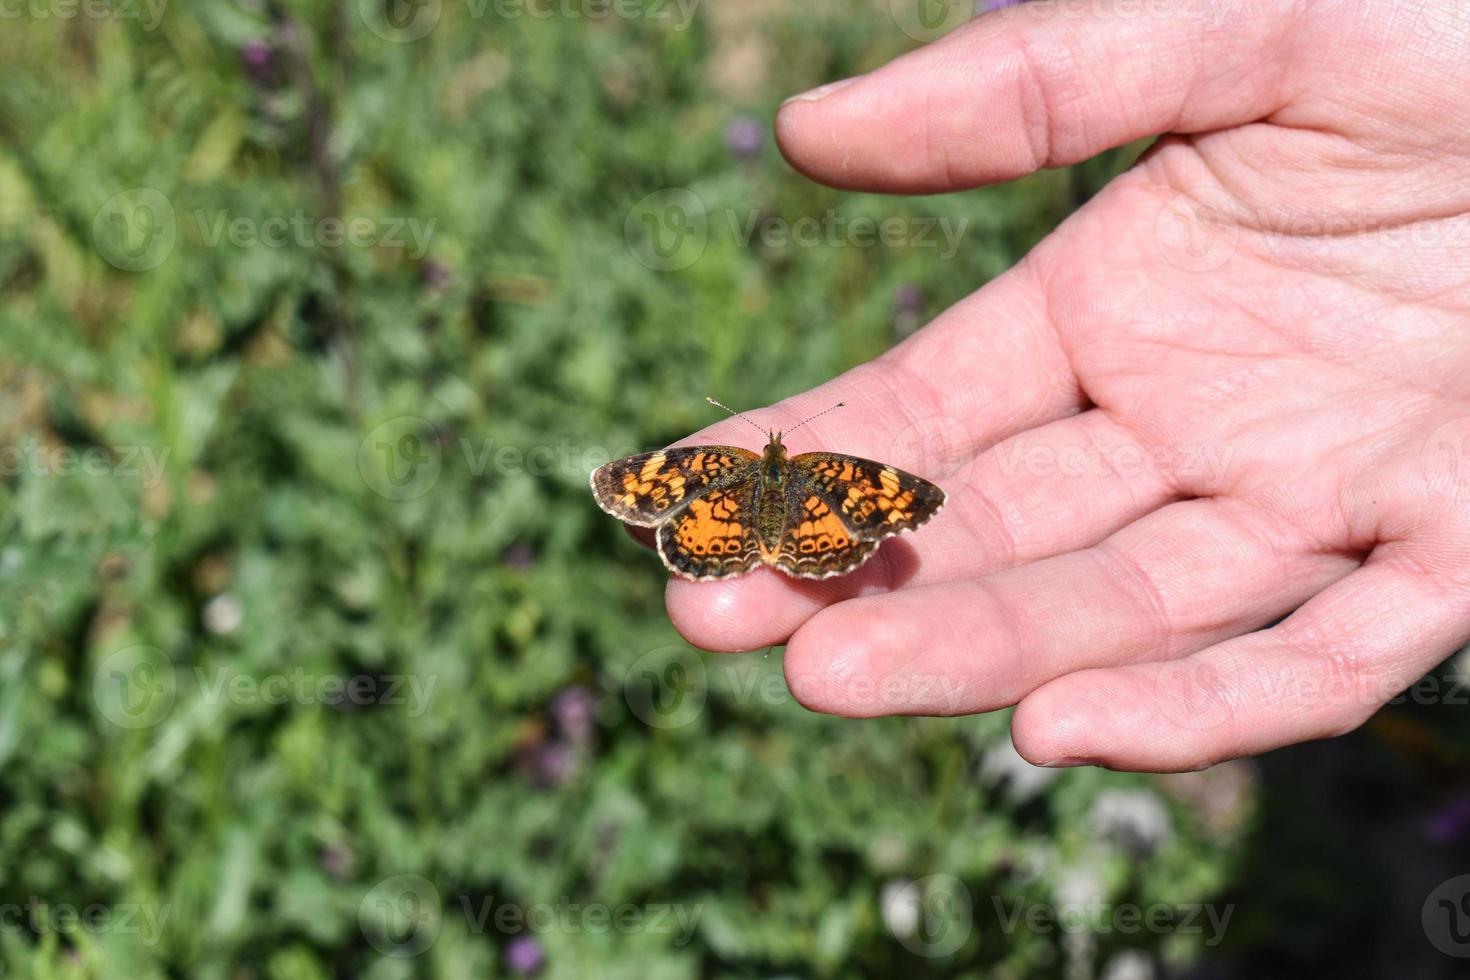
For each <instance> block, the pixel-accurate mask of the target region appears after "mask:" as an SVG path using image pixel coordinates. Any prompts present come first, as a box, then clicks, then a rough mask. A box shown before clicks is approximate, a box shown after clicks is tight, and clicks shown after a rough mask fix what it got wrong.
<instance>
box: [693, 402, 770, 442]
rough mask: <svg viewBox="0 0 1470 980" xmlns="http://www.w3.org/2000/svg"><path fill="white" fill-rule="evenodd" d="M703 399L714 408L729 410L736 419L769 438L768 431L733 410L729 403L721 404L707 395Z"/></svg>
mask: <svg viewBox="0 0 1470 980" xmlns="http://www.w3.org/2000/svg"><path fill="white" fill-rule="evenodd" d="M704 400H705V401H707V402H709V403H710V404H711V405H713V406H714V407H715V408H723V409H724V410H725V411H727V412H729V413H730V414H731V415H733V416H735V417H736V418H737V419H744V420H745V422H746V423H747V424H748V425H751V426H753V427H754V428H755V430H756V431H757V432H759V433H760V434H761V435H763V436H766V437H767V438H770V435H771V434H770V433H769V432H767V431H766V430H765V429H762V428H761V427H760V426H758V425H756V424H755V423H754V422H752V421H750V419H748V418H746V417H745V416H744V415H741V414H740V413H739V412H737V411H735V409H733V408H731V407H730V406H729V405H722V404H720V403H719V402H717V401H715V400H714V399H713V398H711V397H709V396H708V395H705V396H704Z"/></svg>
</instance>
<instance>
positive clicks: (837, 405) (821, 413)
mask: <svg viewBox="0 0 1470 980" xmlns="http://www.w3.org/2000/svg"><path fill="white" fill-rule="evenodd" d="M843 404H845V403H843V402H838V403H837V404H836V405H833V406H832V407H831V408H824V409H822V410H821V411H820V412H818V413H817V414H816V415H812V416H810V417H808V418H804V419H802V420H801V421H800V422H798V423H796V424H795V425H793V426H792V427H791V428H789V429H787V430H786V432H785V433H784V434H785V435H788V436H789V435H790V434H791V433H793V432H795V431H796V430H797V429H799V428H801V427H802V426H803V425H806V424H807V423H808V422H810V421H811V420H812V419H819V418H821V417H822V416H823V415H826V414H827V413H828V412H835V411H837V410H838V409H839V408H841V407H842V406H843Z"/></svg>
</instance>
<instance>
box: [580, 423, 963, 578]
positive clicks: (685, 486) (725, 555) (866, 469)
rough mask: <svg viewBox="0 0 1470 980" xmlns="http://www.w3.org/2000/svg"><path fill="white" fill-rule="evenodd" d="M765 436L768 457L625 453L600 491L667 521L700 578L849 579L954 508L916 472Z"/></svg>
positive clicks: (598, 485) (668, 550)
mask: <svg viewBox="0 0 1470 980" xmlns="http://www.w3.org/2000/svg"><path fill="white" fill-rule="evenodd" d="M707 400H708V401H709V402H710V404H712V405H716V406H718V407H720V408H724V409H725V411H727V412H730V414H731V415H736V416H738V417H740V418H742V419H744V418H745V416H743V415H740V413H739V412H735V411H733V410H732V409H728V408H725V406H724V405H720V403H719V402H717V401H715V400H714V399H712V398H711V399H707ZM833 407H834V408H839V407H841V405H840V403H839V404H838V405H835V406H833ZM828 411H831V409H828ZM812 418H816V416H812ZM745 420H746V421H747V422H749V421H750V420H749V419H745ZM810 421H811V419H807V420H806V422H810ZM806 422H802V423H801V425H805V424H806ZM750 424H751V425H755V423H754V422H751V423H750ZM757 428H759V426H757ZM798 428H799V426H798ZM792 431H795V430H794V429H793V430H792ZM766 435H767V436H768V437H769V439H770V442H769V443H767V445H766V451H765V454H764V455H761V454H758V453H753V452H751V451H750V450H748V449H742V448H740V447H738V446H686V447H683V448H680V449H660V450H657V451H655V452H649V453H638V454H637V455H634V456H628V457H626V458H624V459H618V460H614V461H613V462H611V463H607V464H605V465H603V466H600V467H598V468H597V469H596V470H594V471H593V473H592V492H593V494H594V495H595V496H596V497H597V504H598V506H599V507H601V508H602V509H603V510H605V511H607V512H608V513H609V514H611V515H613V516H614V517H616V518H618V519H619V520H621V521H624V522H626V523H628V524H636V525H639V526H642V527H654V528H657V529H658V532H657V535H656V538H657V542H658V553H659V557H661V558H662V559H663V561H664V564H665V565H667V566H668V567H669V570H670V571H671V572H673V573H674V574H676V575H679V576H682V577H683V578H687V579H693V580H695V581H697V582H704V581H708V580H710V579H719V578H729V577H731V576H734V575H743V574H745V573H746V572H748V571H750V570H751V569H752V568H755V567H756V566H757V565H762V564H764V565H771V566H773V567H775V568H779V569H780V570H781V571H783V572H785V573H786V574H787V575H794V576H796V577H798V578H830V577H832V576H834V575H846V574H847V573H848V572H850V571H852V570H853V569H855V568H857V567H858V566H859V565H861V564H862V563H863V562H865V561H867V560H868V558H869V557H870V556H871V555H872V554H873V552H874V551H876V550H877V549H878V544H879V542H881V541H882V540H883V539H884V538H886V537H889V536H891V535H894V534H897V533H898V532H900V531H910V530H913V529H914V528H916V527H918V526H919V525H921V524H923V523H924V522H925V521H927V520H929V518H931V517H933V516H934V515H935V514H936V513H938V512H939V508H940V507H942V506H943V505H944V491H943V490H941V489H939V488H938V487H937V486H935V485H934V484H932V483H930V482H929V481H928V480H925V479H921V478H920V477H917V476H914V475H913V474H911V473H905V472H903V471H902V470H899V469H895V468H894V467H892V466H888V465H886V464H884V463H875V462H872V461H871V460H866V459H859V458H858V457H856V456H844V455H842V454H841V453H802V454H801V455H799V456H792V457H789V458H788V457H787V455H786V447H785V446H784V445H782V443H781V435H782V433H780V432H767V433H766Z"/></svg>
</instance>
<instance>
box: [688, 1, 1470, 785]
mask: <svg viewBox="0 0 1470 980" xmlns="http://www.w3.org/2000/svg"><path fill="white" fill-rule="evenodd" d="M1114 6H1115V5H1111V4H1108V3H1102V2H1099V3H1093V4H1090V5H1089V4H1083V3H1073V4H1071V5H1070V6H1068V7H1064V8H1058V7H1056V6H1054V5H1051V4H1042V5H1041V6H1040V7H1038V8H1036V9H1031V10H1028V9H1027V8H1026V7H1020V8H1013V9H1010V10H1004V11H1000V12H996V13H992V14H987V15H985V16H983V17H981V18H979V19H978V20H976V21H973V22H971V23H969V24H967V25H965V26H964V27H962V28H960V29H959V30H957V31H955V32H954V33H952V34H950V35H948V36H947V37H945V38H944V39H942V40H940V41H938V42H936V43H934V44H932V45H930V46H928V47H926V48H923V49H921V50H918V51H916V52H914V53H912V54H909V55H907V56H905V57H902V58H900V59H898V60H896V61H894V62H892V63H891V64H888V65H886V66H885V67H883V68H880V69H878V70H876V71H874V72H872V73H870V74H868V75H865V76H862V77H861V78H858V79H856V80H852V81H848V82H839V83H836V84H835V85H831V86H825V87H824V88H823V89H820V90H818V91H817V92H816V93H808V94H807V95H806V96H801V97H798V98H797V99H793V100H792V101H790V102H788V103H787V105H786V106H784V107H783V109H782V111H781V113H780V115H779V117H778V120H777V135H778V137H779V140H780V145H781V148H782V151H783V152H784V153H785V155H786V156H787V158H788V159H789V160H790V161H791V163H792V164H793V165H794V166H795V167H797V168H798V169H799V170H801V171H802V172H803V173H805V174H807V175H808V176H810V177H811V178H813V179H814V180H818V181H822V182H824V183H828V184H833V185H837V186H840V187H846V188H860V189H865V190H873V191H882V192H889V193H895V194H907V193H932V192H941V191H953V190H960V189H964V188H969V187H975V186H978V185H981V184H989V183H995V182H999V181H1005V180H1010V179H1013V178H1016V177H1018V176H1021V175H1024V174H1026V173H1029V172H1031V171H1034V170H1036V169H1038V168H1041V167H1050V166H1062V165H1066V164H1070V163H1074V162H1076V161H1079V160H1082V159H1085V158H1087V157H1089V156H1091V155H1093V154H1095V153H1098V152H1099V151H1101V150H1103V149H1106V148H1108V147H1112V146H1117V145H1121V144H1123V143H1126V142H1128V141H1130V140H1134V139H1138V138H1141V137H1145V136H1149V135H1152V134H1159V133H1170V134H1173V135H1169V136H1167V137H1165V138H1163V139H1162V140H1160V141H1159V142H1158V144H1157V145H1156V146H1155V147H1154V148H1153V149H1152V150H1151V151H1150V152H1148V153H1147V154H1146V155H1145V156H1144V157H1143V159H1141V160H1140V161H1139V163H1138V164H1137V165H1136V166H1135V167H1133V168H1132V169H1131V170H1130V171H1129V172H1127V173H1126V174H1124V175H1123V176H1122V177H1120V178H1118V179H1117V180H1115V181H1114V182H1113V183H1112V184H1110V185H1109V186H1108V187H1107V188H1106V189H1105V190H1104V191H1103V192H1102V193H1101V194H1099V195H1098V196H1097V197H1096V198H1094V199H1093V200H1092V201H1091V202H1090V203H1088V204H1087V205H1086V206H1085V207H1083V208H1082V209H1081V210H1080V211H1079V212H1078V213H1076V214H1075V215H1074V216H1073V217H1072V218H1070V219H1069V220H1068V221H1067V222H1066V223H1065V224H1063V225H1062V226H1061V227H1060V228H1058V229H1057V230H1056V231H1055V232H1054V233H1053V234H1052V235H1051V236H1050V237H1049V238H1047V239H1046V240H1045V241H1044V242H1043V243H1042V244H1041V245H1039V246H1038V247H1037V248H1036V249H1035V250H1034V251H1033V252H1032V253H1031V254H1030V255H1028V256H1027V257H1026V259H1025V260H1024V261H1022V262H1021V263H1020V264H1019V265H1018V266H1016V267H1015V268H1014V269H1012V270H1011V271H1010V272H1008V273H1007V274H1005V275H1003V276H1001V277H1000V278H998V279H996V280H994V281H993V282H991V283H989V284H987V285H986V286H985V287H984V288H983V289H980V290H979V291H978V292H976V293H975V294H973V295H972V296H971V297H969V298H968V299H966V300H964V301H963V302H961V303H959V304H958V305H956V306H955V307H953V308H951V309H949V310H948V311H946V312H944V313H943V314H942V315H940V316H939V317H938V318H937V319H936V320H935V321H934V322H933V323H931V324H930V325H929V326H928V327H926V328H925V329H923V330H921V331H919V333H917V334H916V335H915V336H914V337H912V338H911V339H910V340H908V341H907V342H906V343H904V344H902V345H900V346H899V347H897V348H895V349H894V350H893V351H891V352H889V353H888V354H887V355H885V356H883V357H881V358H879V359H877V360H876V361H873V362H871V363H869V364H865V365H863V366H861V367H859V368H856V369H855V370H853V371H850V372H848V373H846V374H844V375H842V376H841V377H839V378H837V379H835V380H833V381H831V382H829V383H827V384H825V385H823V386H821V387H820V388H817V389H815V390H813V391H809V392H806V393H805V394H802V395H798V396H796V397H794V398H791V399H789V400H788V401H786V402H783V403H781V404H779V405H776V406H774V407H772V408H770V409H767V410H757V411H756V412H755V413H754V416H755V418H756V419H758V420H759V421H761V422H762V423H763V424H767V425H770V426H772V427H780V426H782V425H789V424H790V423H791V422H793V421H795V420H797V419H800V418H803V417H805V416H806V415H808V414H810V413H812V412H815V411H818V410H819V409H822V408H824V407H826V406H828V405H830V404H832V403H833V402H835V401H838V400H842V401H845V402H846V403H847V405H848V407H847V408H846V409H845V410H843V411H841V412H835V413H833V414H831V415H828V416H825V417H824V418H822V419H821V420H819V421H818V422H815V423H813V424H812V425H811V426H809V427H808V428H807V429H805V430H803V432H802V433H800V434H799V438H798V439H796V440H794V442H793V445H792V452H804V451H808V450H811V449H829V450H834V451H841V452H847V453H853V454H856V455H860V456H867V457H871V458H876V459H882V460H884V461H886V462H891V463H893V464H894V465H897V466H899V467H902V468H905V469H908V470H911V471H913V472H915V473H918V474H920V475H923V476H926V477H929V478H930V479H933V480H935V481H936V482H938V483H939V484H940V485H941V486H943V487H944V488H945V489H946V490H947V491H948V493H949V505H948V506H947V507H946V508H945V510H944V511H943V512H942V513H941V514H940V515H939V516H938V517H937V518H935V520H934V521H933V522H932V523H931V524H930V525H928V526H927V527H926V528H925V529H924V530H923V531H921V532H919V533H918V534H916V535H906V536H903V537H902V538H900V539H896V540H895V541H891V542H889V543H888V544H887V545H885V546H884V548H883V549H882V551H881V552H880V553H879V555H878V556H877V557H875V558H874V559H873V560H872V561H870V562H869V563H868V564H867V565H866V566H864V567H863V568H862V569H860V570H859V571H858V572H856V573H854V574H853V575H851V576H848V577H846V578H841V579H835V580H831V581H826V582H799V581H793V580H791V579H789V578H787V577H785V576H782V575H779V574H776V573H773V572H770V571H768V570H760V571H757V572H755V573H753V574H751V575H749V576H746V577H744V578H741V579H738V580H735V581H729V582H718V583H705V584H692V583H687V582H680V581H671V582H670V583H669V587H668V596H667V599H668V609H669V615H670V616H671V618H672V620H673V622H674V624H675V625H676V626H677V627H678V629H679V630H680V631H681V632H682V633H683V634H684V635H685V636H686V637H687V638H688V639H689V640H690V642H692V643H694V644H697V645H698V646H701V647H704V648H707V649H711V650H729V651H733V650H750V649H757V648H764V647H767V646H769V645H771V644H779V643H787V644H788V646H787V649H786V654H785V670H786V675H787V680H788V683H789V684H790V685H791V687H792V690H793V692H794V693H795V695H796V696H797V697H798V698H799V699H800V700H801V701H802V703H804V704H806V705H807V706H808V707H810V708H812V709H814V710H817V711H824V712H832V713H835V714H840V715H848V716H854V717H863V716H872V715H881V714H906V713H916V714H957V713H967V712H978V711H989V710H992V709H996V708H1001V707H1005V706H1009V705H1019V707H1018V708H1017V710H1016V712H1015V715H1014V718H1013V722H1012V734H1013V737H1014V739H1015V743H1016V746H1017V748H1018V749H1019V751H1020V752H1021V754H1022V755H1023V756H1025V757H1026V758H1027V759H1029V760H1031V761H1032V762H1034V763H1037V764H1043V765H1075V764H1083V763H1095V764H1101V765H1106V766H1109V767H1113V768H1120V769H1136V770H1151V771H1169V770H1186V769H1193V768H1198V767H1202V766H1206V765H1208V764H1210V763H1212V762H1215V761H1218V760H1222V759H1226V758H1231V757H1236V756H1241V755H1246V754H1251V753H1257V752H1261V751H1264V750H1267V749H1271V748H1273V747H1276V746H1281V745H1286V744H1289V743H1292V742H1297V741H1301V740H1305V739H1314V738H1322V737H1326V736H1330V735H1334V734H1338V733H1342V732H1345V731H1348V730H1350V729H1352V728H1354V727H1356V726H1357V725H1359V724H1361V723H1362V722H1363V721H1364V720H1365V719H1367V718H1368V717H1369V716H1370V715H1371V714H1372V713H1373V712H1374V711H1375V710H1376V709H1377V708H1379V707H1380V706H1381V705H1382V704H1383V702H1384V701H1386V700H1388V699H1389V698H1391V697H1393V696H1394V695H1395V694H1397V693H1398V692H1399V691H1400V690H1402V689H1403V688H1404V687H1406V686H1407V685H1409V684H1411V683H1413V682H1414V681H1415V680H1416V679H1418V678H1420V677H1421V676H1422V675H1423V674H1424V673H1425V672H1426V671H1428V670H1430V669H1431V668H1433V667H1434V666H1435V665H1436V664H1438V663H1440V662H1441V661H1442V660H1443V659H1444V658H1445V657H1447V656H1449V655H1450V654H1451V653H1453V652H1454V650H1455V649H1456V648H1457V647H1458V646H1460V645H1462V644H1464V643H1465V642H1466V641H1467V639H1470V73H1467V72H1466V71H1465V70H1464V66H1465V65H1467V64H1470V6H1467V5H1464V4H1453V3H1446V2H1445V0H1424V2H1409V0H1402V2H1388V0H1380V2H1376V3H1372V4H1364V3H1361V2H1359V0H1319V2H1307V0H1297V2H1286V0H1271V2H1256V3H1252V4H1250V5H1245V4H1234V3H1220V4H1213V5H1212V4H1206V3H1202V2H1198V0H1184V2H1172V0H1170V2H1164V0H1160V2H1156V3H1152V4H1150V3H1145V4H1143V5H1141V9H1142V11H1143V12H1142V13H1139V8H1140V5H1132V6H1129V5H1118V10H1119V11H1122V12H1121V13H1120V12H1113V7H1114ZM1247 6H1248V7H1249V12H1246V10H1245V8H1246V7H1247ZM1212 7H1213V10H1212V9H1211V8H1212ZM1461 7H1464V8H1465V10H1460V9H1458V8H1461ZM1063 12H1065V15H1064V13H1063ZM1130 13H1131V14H1132V16H1128V14H1130ZM830 329H840V325H836V324H834V325H831V327H830ZM742 429H744V424H743V423H741V422H739V421H737V420H733V419H727V420H725V421H722V422H721V423H719V424H718V425H714V426H712V427H710V428H709V429H707V430H705V431H704V432H702V433H699V434H698V435H696V436H694V437H692V438H691V440H689V441H691V442H715V443H722V442H732V441H734V442H739V441H740V440H741V439H743V438H744V437H746V436H747V435H748V432H745V431H742ZM1282 617H1285V618H1284V619H1282ZM1278 620H1280V622H1277V621H1278ZM1273 624H1275V625H1273ZM1268 627H1269V628H1268Z"/></svg>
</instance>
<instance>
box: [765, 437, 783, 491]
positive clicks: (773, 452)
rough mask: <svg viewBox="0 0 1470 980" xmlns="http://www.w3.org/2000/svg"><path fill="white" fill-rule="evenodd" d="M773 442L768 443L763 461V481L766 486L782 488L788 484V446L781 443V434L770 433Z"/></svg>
mask: <svg viewBox="0 0 1470 980" xmlns="http://www.w3.org/2000/svg"><path fill="white" fill-rule="evenodd" d="M769 435H770V437H771V441H770V442H768V443H766V452H765V455H764V456H763V457H762V459H761V479H762V480H763V481H764V482H765V484H766V486H780V485H781V484H783V483H785V482H786V446H785V445H784V444H783V443H782V442H781V433H779V432H772V433H769Z"/></svg>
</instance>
